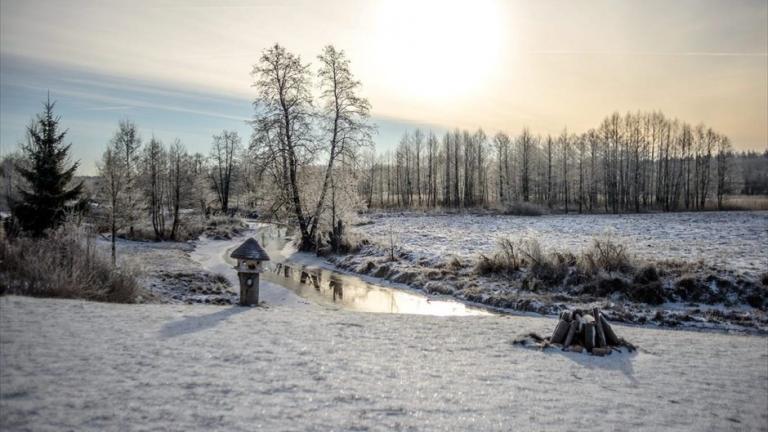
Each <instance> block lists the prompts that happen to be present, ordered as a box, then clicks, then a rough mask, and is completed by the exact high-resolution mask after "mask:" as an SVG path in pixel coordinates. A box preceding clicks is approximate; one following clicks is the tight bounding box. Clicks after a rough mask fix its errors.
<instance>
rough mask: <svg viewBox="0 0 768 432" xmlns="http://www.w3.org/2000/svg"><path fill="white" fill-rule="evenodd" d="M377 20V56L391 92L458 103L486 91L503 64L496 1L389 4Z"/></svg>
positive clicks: (501, 30) (430, 0)
mask: <svg viewBox="0 0 768 432" xmlns="http://www.w3.org/2000/svg"><path fill="white" fill-rule="evenodd" d="M376 17H377V23H376V52H375V56H376V58H377V64H378V67H379V73H380V74H382V76H383V80H384V82H385V83H386V84H387V90H389V91H393V92H404V93H405V95H407V96H409V97H411V98H417V99H427V100H431V101H435V100H453V101H455V100H456V99H460V98H462V97H463V96H466V95H468V94H471V93H472V92H474V91H476V90H477V89H478V88H479V87H481V86H483V85H484V84H485V83H486V81H487V80H488V79H489V77H490V75H491V74H492V73H493V72H494V70H495V69H496V68H497V67H498V65H499V64H500V59H501V56H502V55H503V49H504V25H503V22H502V18H503V13H502V10H501V5H500V4H499V3H498V2H497V1H494V0H474V1H468V0H457V1H439V0H424V1H418V0H416V1H413V0H411V1H408V0H394V1H384V2H382V3H381V4H380V5H379V9H378V10H377V15H376Z"/></svg>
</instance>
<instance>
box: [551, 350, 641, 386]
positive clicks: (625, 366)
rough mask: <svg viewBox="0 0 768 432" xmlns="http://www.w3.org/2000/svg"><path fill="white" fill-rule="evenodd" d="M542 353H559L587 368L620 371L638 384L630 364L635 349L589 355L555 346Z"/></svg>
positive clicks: (635, 355)
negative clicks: (601, 355)
mask: <svg viewBox="0 0 768 432" xmlns="http://www.w3.org/2000/svg"><path fill="white" fill-rule="evenodd" d="M544 353H545V354H547V355H561V356H563V357H565V358H567V359H568V360H570V361H572V362H574V363H578V364H579V365H581V366H582V367H585V368H587V369H605V370H616V371H620V372H621V373H623V374H624V376H626V377H627V379H628V380H629V381H630V382H631V383H632V384H633V385H637V384H639V382H638V381H637V379H636V378H635V369H634V367H633V366H632V361H633V360H634V359H635V357H637V351H632V352H628V351H627V349H626V348H622V349H621V352H616V351H613V352H612V353H611V354H610V355H607V356H604V357H599V356H593V355H590V354H589V353H587V352H586V351H585V352H583V353H577V352H571V351H563V350H562V349H560V348H557V347H550V348H548V349H545V350H544Z"/></svg>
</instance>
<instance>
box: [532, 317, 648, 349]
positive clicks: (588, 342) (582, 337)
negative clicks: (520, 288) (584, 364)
mask: <svg viewBox="0 0 768 432" xmlns="http://www.w3.org/2000/svg"><path fill="white" fill-rule="evenodd" d="M542 342H543V343H544V344H546V345H555V344H558V345H562V347H563V350H564V351H566V350H567V351H573V352H583V351H584V350H587V352H590V353H592V355H598V356H604V355H607V354H610V353H611V351H612V350H613V349H615V348H617V347H620V346H626V347H627V348H628V349H629V351H634V350H635V347H634V346H633V345H632V344H631V343H629V342H627V341H626V340H624V339H623V338H620V337H618V336H616V333H615V332H614V331H613V328H611V325H610V324H608V321H607V320H606V319H605V316H603V314H601V313H600V309H598V308H594V309H592V310H591V311H585V310H581V309H575V310H570V311H563V312H562V313H561V314H560V321H559V322H558V323H557V327H555V331H553V332H552V336H551V337H550V338H549V340H546V339H544V340H543V341H542Z"/></svg>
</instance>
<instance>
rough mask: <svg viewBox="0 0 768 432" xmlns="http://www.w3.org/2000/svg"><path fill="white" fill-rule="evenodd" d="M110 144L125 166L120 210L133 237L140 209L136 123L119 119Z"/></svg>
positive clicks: (139, 148)
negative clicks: (123, 199) (122, 199)
mask: <svg viewBox="0 0 768 432" xmlns="http://www.w3.org/2000/svg"><path fill="white" fill-rule="evenodd" d="M111 145H113V146H114V148H115V149H119V153H116V154H115V155H114V156H115V157H119V158H121V159H122V165H123V167H124V168H125V191H124V195H125V203H124V204H123V209H122V210H121V212H122V213H123V214H124V216H125V219H126V224H127V225H128V236H129V237H133V229H134V225H135V224H136V221H137V220H138V218H139V215H140V211H141V207H140V206H141V199H140V197H139V195H138V194H139V192H140V191H139V190H138V186H137V184H136V183H137V178H138V176H139V164H140V162H141V153H140V150H141V137H140V136H139V131H138V128H137V127H136V124H135V123H134V122H132V121H130V120H121V121H120V123H119V124H118V130H117V132H115V136H114V137H113V138H112V143H111Z"/></svg>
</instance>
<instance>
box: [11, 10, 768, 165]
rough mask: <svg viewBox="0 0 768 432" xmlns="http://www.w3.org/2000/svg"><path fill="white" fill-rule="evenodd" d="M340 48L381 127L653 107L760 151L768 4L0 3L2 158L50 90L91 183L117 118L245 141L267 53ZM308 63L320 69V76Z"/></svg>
mask: <svg viewBox="0 0 768 432" xmlns="http://www.w3.org/2000/svg"><path fill="white" fill-rule="evenodd" d="M274 43H280V44H281V45H284V46H285V47H286V48H287V49H288V50H290V51H292V52H294V53H296V54H298V55H300V56H301V58H302V59H303V61H304V62H307V63H312V64H313V65H314V66H316V64H317V61H316V58H317V55H318V54H319V53H320V52H321V50H322V48H323V46H325V45H327V44H333V45H334V46H336V47H337V48H339V49H343V50H344V51H345V52H346V54H347V56H348V57H349V59H350V61H351V67H352V71H353V73H354V74H355V76H356V77H357V78H358V79H359V80H360V81H361V82H362V83H363V86H362V94H363V95H364V96H365V97H367V98H368V99H369V100H370V102H371V104H372V107H373V109H372V121H373V122H374V123H375V124H376V125H377V126H378V131H379V133H378V134H377V135H376V137H375V141H376V144H377V149H378V150H379V151H384V150H386V149H388V148H392V147H393V146H394V145H396V144H397V142H398V141H399V139H400V136H401V135H402V133H403V132H404V131H406V130H413V129H414V128H416V127H420V128H423V129H432V130H434V131H435V132H437V133H441V132H443V131H445V130H447V129H453V128H456V127H458V128H467V129H476V128H479V127H482V128H483V129H484V130H485V131H486V133H488V134H489V135H491V134H493V133H495V132H496V131H500V130H502V131H506V132H508V133H510V134H513V135H514V134H517V133H519V131H520V130H521V129H522V128H523V127H529V128H530V129H531V130H532V131H533V132H534V133H537V134H542V135H546V134H558V133H560V132H561V131H562V130H563V129H564V128H568V130H569V131H571V132H575V133H579V132H584V131H586V130H588V129H589V128H592V127H596V126H598V125H599V123H600V121H601V120H602V119H603V118H604V117H605V116H606V115H608V114H610V113H612V112H614V111H619V112H627V111H638V110H661V111H663V112H664V113H665V114H667V115H668V116H671V117H676V118H679V119H681V120H684V121H687V122H689V123H691V124H698V123H704V124H705V125H707V126H709V127H712V128H713V129H715V130H717V131H718V132H721V133H724V134H726V135H728V136H729V137H730V138H731V140H732V142H733V144H734V146H735V147H736V148H737V149H741V150H744V149H754V150H764V149H766V147H767V146H768V2H766V1H764V0H762V1H751V2H750V1H703V0H696V1H693V0H679V1H674V2H669V1H656V0H649V1H612V0H610V1H609V0H604V1H600V0H596V1H589V2H587V1H546V0H543V1H502V0H453V1H452V0H447V1H439V0H424V1H419V0H390V1H384V0H381V1H356V0H349V1H346V0H344V1H322V2H321V1H311V0H293V1H291V0H287V1H277V0H264V1H257V0H253V1H234V0H232V1H208V0H187V1H181V0H165V1H164V0H156V1H143V0H132V1H129V2H126V1H124V0H120V1H111V0H101V1H97V0H92V1H82V0H70V1H66V2H64V1H54V0H50V1H42V0H0V153H1V154H7V153H8V152H10V151H13V150H14V149H15V148H17V145H18V143H19V142H20V141H21V140H23V138H24V128H25V126H26V125H27V124H28V123H29V121H30V119H32V118H33V117H34V114H35V113H37V112H39V111H40V109H41V103H42V102H43V101H44V100H45V98H46V95H47V93H48V91H50V94H51V98H52V99H54V100H56V101H57V106H56V108H57V112H58V113H59V114H61V116H62V124H63V126H64V127H67V128H68V129H69V133H68V139H69V141H71V142H72V144H73V145H72V152H73V157H74V158H75V159H79V160H80V161H81V167H80V170H79V172H80V173H81V174H93V173H95V171H96V169H95V161H96V160H97V159H98V158H99V156H100V155H101V153H102V151H103V148H104V146H105V144H106V143H107V141H108V140H109V139H110V137H111V136H112V134H113V133H114V130H115V129H116V127H117V124H118V121H120V120H121V119H130V120H133V121H135V122H136V123H137V125H138V126H139V129H140V131H141V134H142V136H143V137H144V138H145V139H148V138H149V137H151V136H155V137H157V138H160V139H161V140H163V141H164V142H168V143H170V142H172V141H173V139H175V138H179V139H181V140H182V142H184V144H185V145H186V146H187V148H188V149H189V150H190V151H193V152H196V151H200V152H203V153H206V152H207V151H208V148H209V147H210V142H211V136H212V135H213V134H215V133H218V132H221V130H222V129H227V130H236V131H237V132H239V133H240V135H241V136H242V137H243V138H244V140H245V141H247V139H248V137H249V136H250V127H249V125H248V124H247V123H246V121H247V120H248V119H249V118H251V117H252V116H253V106H252V102H253V100H254V98H255V95H256V91H255V89H253V88H252V87H251V84H252V83H253V79H252V77H251V75H250V72H251V70H252V67H253V64H254V63H256V62H257V61H258V58H259V56H260V53H261V52H262V51H263V50H264V49H266V48H267V47H269V46H271V45H273V44H274ZM313 70H314V67H313Z"/></svg>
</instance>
